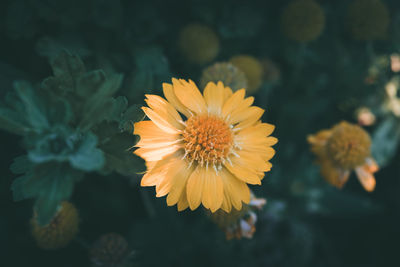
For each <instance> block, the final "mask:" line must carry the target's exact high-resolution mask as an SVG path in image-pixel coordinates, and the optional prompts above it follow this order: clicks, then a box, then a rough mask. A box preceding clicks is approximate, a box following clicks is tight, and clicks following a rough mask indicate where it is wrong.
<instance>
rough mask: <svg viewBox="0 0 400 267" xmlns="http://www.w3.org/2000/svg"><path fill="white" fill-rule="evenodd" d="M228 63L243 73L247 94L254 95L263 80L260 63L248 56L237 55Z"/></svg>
mask: <svg viewBox="0 0 400 267" xmlns="http://www.w3.org/2000/svg"><path fill="white" fill-rule="evenodd" d="M229 61H230V62H231V63H232V64H233V65H234V66H236V67H237V68H239V69H240V70H241V71H243V72H244V75H245V76H246V78H247V85H248V87H247V88H246V89H247V92H248V93H249V94H251V95H252V94H255V93H256V92H257V91H258V89H259V88H260V86H261V83H262V78H263V66H262V65H261V63H260V61H259V60H258V59H256V58H255V57H252V56H249V55H237V56H234V57H232V58H231V59H230V60H229Z"/></svg>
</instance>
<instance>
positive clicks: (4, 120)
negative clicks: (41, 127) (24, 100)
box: [0, 107, 31, 135]
mask: <svg viewBox="0 0 400 267" xmlns="http://www.w3.org/2000/svg"><path fill="white" fill-rule="evenodd" d="M29 126H30V125H28V124H27V123H26V122H25V121H24V117H23V115H22V114H19V113H18V112H16V111H14V110H11V109H8V108H3V107H0V128H1V129H3V130H5V131H8V132H10V133H13V134H18V135H25V134H27V133H29V132H30V131H31V127H29Z"/></svg>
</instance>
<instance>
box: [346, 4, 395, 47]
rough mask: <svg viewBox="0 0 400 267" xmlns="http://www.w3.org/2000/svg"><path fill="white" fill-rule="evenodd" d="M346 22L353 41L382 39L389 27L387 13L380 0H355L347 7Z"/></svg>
mask: <svg viewBox="0 0 400 267" xmlns="http://www.w3.org/2000/svg"><path fill="white" fill-rule="evenodd" d="M348 22H349V27H350V31H351V33H352V35H353V37H354V39H356V40H365V41H368V40H376V39H382V38H384V36H385V34H386V32H387V30H388V27H389V23H390V16H389V11H388V9H387V7H386V5H385V4H384V3H383V2H382V1H380V0H355V1H354V2H352V3H351V4H350V6H349V10H348Z"/></svg>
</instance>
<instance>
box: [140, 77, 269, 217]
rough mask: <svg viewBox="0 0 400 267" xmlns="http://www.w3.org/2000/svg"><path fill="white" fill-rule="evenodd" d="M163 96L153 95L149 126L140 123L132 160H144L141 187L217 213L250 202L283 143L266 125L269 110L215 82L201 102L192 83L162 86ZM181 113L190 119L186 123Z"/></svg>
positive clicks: (182, 204)
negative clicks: (253, 186) (252, 186)
mask: <svg viewBox="0 0 400 267" xmlns="http://www.w3.org/2000/svg"><path fill="white" fill-rule="evenodd" d="M163 89H164V96H165V97H166V98H167V100H168V101H166V100H165V99H163V98H162V97H159V96H156V95H147V99H146V102H147V104H148V105H149V107H143V108H142V109H143V111H144V112H145V113H146V115H147V116H148V117H149V118H150V121H141V122H138V123H136V124H135V126H134V127H135V130H134V134H137V135H140V141H139V143H138V144H137V145H136V146H137V147H139V149H137V150H136V151H135V152H134V153H135V154H137V155H139V156H141V157H142V158H144V159H145V161H146V165H147V169H148V170H147V173H146V174H145V175H144V176H143V179H142V182H141V184H142V186H156V192H157V197H162V196H165V195H167V194H168V197H167V204H168V206H172V205H175V204H178V210H184V209H186V208H187V207H190V209H192V210H194V209H196V208H197V207H198V206H199V205H200V204H201V203H202V204H203V206H204V207H205V208H207V209H210V210H211V212H215V211H216V210H218V209H220V208H222V209H223V210H225V211H226V212H230V211H231V209H232V206H233V207H234V208H235V209H237V210H240V209H241V208H242V202H244V203H249V201H250V191H249V188H248V186H247V184H261V180H262V179H263V177H264V172H266V171H269V170H270V169H271V167H272V164H271V163H270V162H269V160H270V159H271V158H272V157H273V156H274V154H275V150H274V149H273V148H272V147H271V146H272V145H274V144H275V143H276V142H277V139H276V138H275V137H270V136H269V135H270V134H271V133H272V132H273V130H274V128H275V127H274V126H273V125H271V124H267V123H262V122H261V121H260V118H261V116H262V114H263V113H264V110H263V109H261V108H259V107H255V106H251V105H252V103H253V101H254V98H253V97H248V98H245V90H244V89H241V90H238V91H237V92H235V93H232V90H231V89H230V88H229V87H225V86H224V84H223V83H222V82H218V84H215V83H213V82H209V83H208V84H207V86H206V87H205V89H204V93H203V95H202V94H201V93H200V91H199V90H198V88H197V86H196V85H195V84H194V83H193V82H192V81H191V80H189V82H187V81H185V80H182V79H180V80H177V79H172V85H171V84H167V83H164V84H163ZM177 110H178V111H179V112H180V113H181V114H183V115H184V116H185V117H186V120H185V119H183V118H182V117H181V115H180V114H179V113H178V112H177Z"/></svg>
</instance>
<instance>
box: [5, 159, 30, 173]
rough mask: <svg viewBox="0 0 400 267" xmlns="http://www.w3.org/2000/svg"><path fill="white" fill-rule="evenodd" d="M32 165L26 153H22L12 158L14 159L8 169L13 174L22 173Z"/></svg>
mask: <svg viewBox="0 0 400 267" xmlns="http://www.w3.org/2000/svg"><path fill="white" fill-rule="evenodd" d="M32 166H33V163H32V162H31V161H30V160H29V159H28V157H27V156H26V155H24V156H19V157H16V158H15V159H14V161H13V162H12V163H11V166H10V170H11V172H12V173H14V174H23V173H26V172H27V171H28V170H29V169H30V168H31V167H32Z"/></svg>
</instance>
